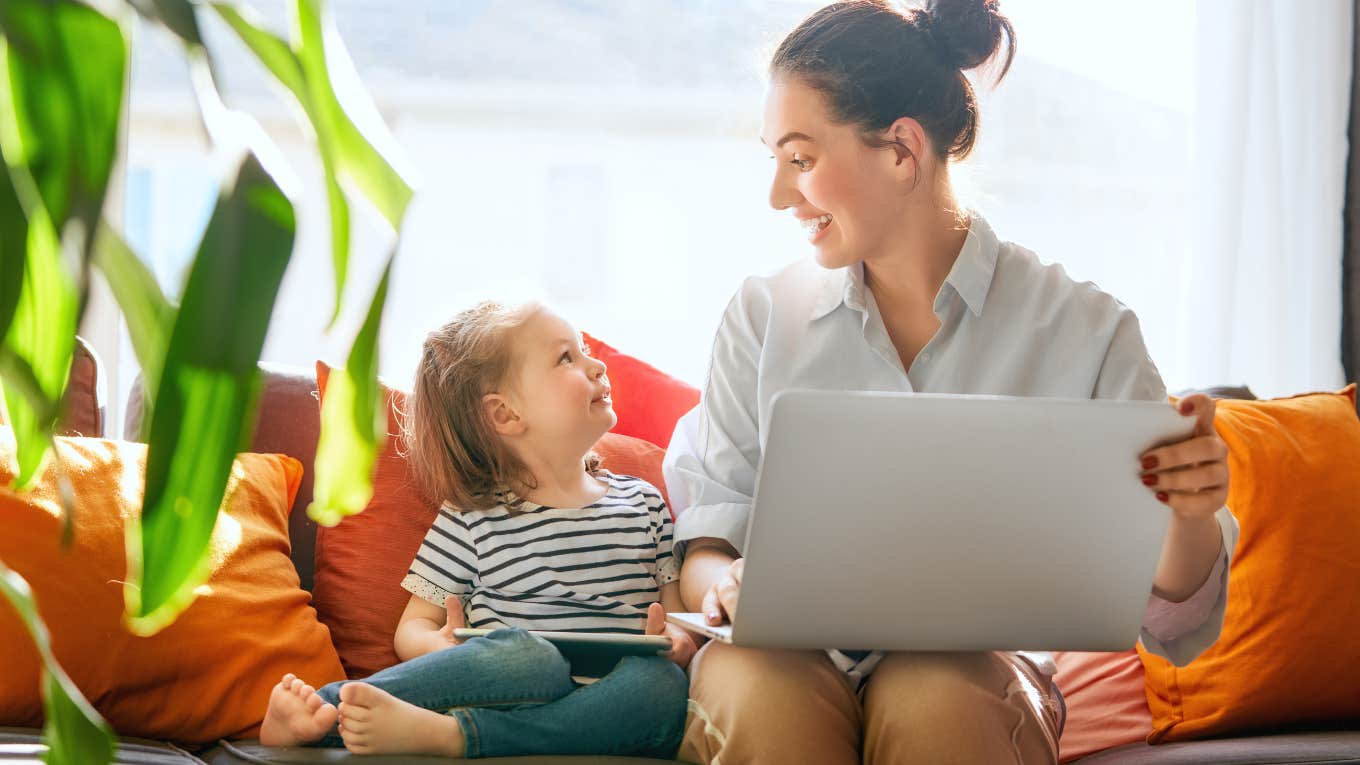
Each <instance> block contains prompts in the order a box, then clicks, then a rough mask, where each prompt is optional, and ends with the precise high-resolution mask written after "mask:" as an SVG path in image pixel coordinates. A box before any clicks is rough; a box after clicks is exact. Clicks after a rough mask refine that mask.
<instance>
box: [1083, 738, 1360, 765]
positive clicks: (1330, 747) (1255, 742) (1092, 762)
mask: <svg viewBox="0 0 1360 765" xmlns="http://www.w3.org/2000/svg"><path fill="white" fill-rule="evenodd" d="M1077 762H1078V763H1079V764H1080V765H1285V764H1286V763H1298V764H1299V765H1322V764H1323V763H1326V764H1327V765H1342V764H1343V763H1350V764H1351V765H1357V764H1360V731H1355V730H1351V731H1319V732H1311V733H1285V734H1278V735H1267V736H1249V737H1243V738H1227V739H1210V740H1207V741H1191V742H1185V743H1179V744H1161V745H1158V746H1149V745H1148V744H1130V745H1129V746H1121V747H1119V748H1117V749H1111V750H1109V751H1106V752H1101V753H1099V754H1093V755H1091V756H1090V757H1087V758H1085V759H1081V760H1078V761H1077Z"/></svg>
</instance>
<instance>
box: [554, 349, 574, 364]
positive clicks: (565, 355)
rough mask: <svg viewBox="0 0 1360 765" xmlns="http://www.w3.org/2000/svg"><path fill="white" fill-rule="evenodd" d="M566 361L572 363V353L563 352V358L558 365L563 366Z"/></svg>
mask: <svg viewBox="0 0 1360 765" xmlns="http://www.w3.org/2000/svg"><path fill="white" fill-rule="evenodd" d="M564 361H571V351H563V352H562V358H560V359H558V360H557V363H558V364H561V363H562V362H564Z"/></svg>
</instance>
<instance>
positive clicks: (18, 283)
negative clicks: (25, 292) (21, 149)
mask: <svg viewBox="0 0 1360 765" xmlns="http://www.w3.org/2000/svg"><path fill="white" fill-rule="evenodd" d="M27 259H28V216H26V215H24V208H23V207H22V206H21V205H20V204H19V193H18V192H17V191H15V190H14V183H13V181H11V180H10V177H9V166H8V165H6V164H5V161H4V150H3V149H0V340H4V338H5V335H7V334H9V323H10V322H11V321H13V320H14V310H15V309H16V308H18V307H19V291H20V288H21V287H22V286H23V281H24V261H25V260H27Z"/></svg>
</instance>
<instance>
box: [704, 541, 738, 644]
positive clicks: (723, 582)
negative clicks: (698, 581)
mask: <svg viewBox="0 0 1360 765" xmlns="http://www.w3.org/2000/svg"><path fill="white" fill-rule="evenodd" d="M745 567H746V559H745V558H737V559H736V560H734V561H732V565H731V566H729V567H728V569H727V573H726V574H725V575H723V577H722V578H721V579H719V580H718V582H717V584H714V585H713V586H712V587H710V588H709V590H708V592H707V593H706V594H705V595H704V602H703V605H702V606H701V608H702V609H703V612H704V621H706V622H708V623H709V624H710V625H713V626H715V627H716V626H717V625H719V624H722V623H723V621H724V620H726V621H731V620H732V619H733V618H734V617H736V615H737V599H738V598H739V597H740V596H741V572H742V571H743V570H744V569H745Z"/></svg>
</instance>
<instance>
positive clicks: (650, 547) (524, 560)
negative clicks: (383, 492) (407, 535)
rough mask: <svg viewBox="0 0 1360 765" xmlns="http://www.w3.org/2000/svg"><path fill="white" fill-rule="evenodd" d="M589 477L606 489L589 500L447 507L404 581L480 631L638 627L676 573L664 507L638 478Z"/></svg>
mask: <svg viewBox="0 0 1360 765" xmlns="http://www.w3.org/2000/svg"><path fill="white" fill-rule="evenodd" d="M597 475H598V476H599V477H600V478H601V479H602V480H604V481H606V482H607V483H608V484H609V490H608V492H607V493H606V494H605V495H604V497H602V498H601V499H600V500H599V501H598V502H596V503H595V504H592V505H589V506H587V507H573V508H562V507H547V506H545V505H538V504H535V503H533V502H530V501H528V500H525V499H523V498H520V497H517V496H515V495H513V494H511V493H509V492H505V493H502V494H501V495H499V499H500V500H501V504H499V505H497V506H496V507H493V508H491V509H490V510H483V511H474V512H458V511H456V510H454V509H453V508H452V507H450V506H449V505H448V504H445V505H444V506H443V507H442V508H440V510H439V516H438V517H437V518H435V521H434V524H433V525H432V526H431V527H430V530H429V532H428V533H426V535H425V540H424V541H423V542H421V544H420V550H419V551H418V552H417V553H416V559H415V560H414V561H412V563H411V568H410V571H409V573H408V574H407V576H406V578H405V579H404V580H403V581H402V587H405V588H406V589H407V590H409V591H410V592H411V593H412V594H414V595H416V596H418V597H420V598H423V599H425V600H428V601H429V602H431V603H434V604H435V605H438V606H441V607H442V606H443V605H444V598H445V597H447V596H449V595H457V596H458V599H459V600H461V601H462V603H463V613H464V614H465V615H466V617H467V625H468V626H469V627H473V628H478V629H497V628H501V627H522V628H524V629H537V630H561V631H570V632H631V633H641V632H642V631H643V628H644V626H645V624H646V616H647V606H648V605H650V604H652V603H655V602H657V601H658V600H660V597H659V591H660V588H661V586H662V585H664V584H668V583H670V582H674V581H676V580H677V579H679V575H680V567H679V565H678V564H677V563H676V561H675V558H674V557H672V555H671V516H670V511H669V510H668V509H667V508H666V503H665V501H663V500H662V499H661V493H660V492H658V491H657V490H656V488H655V487H653V486H652V485H651V484H649V483H647V482H646V481H644V480H642V479H640V478H633V477H631V476H622V475H614V474H613V473H610V472H609V471H607V470H601V471H600V472H599V473H597Z"/></svg>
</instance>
